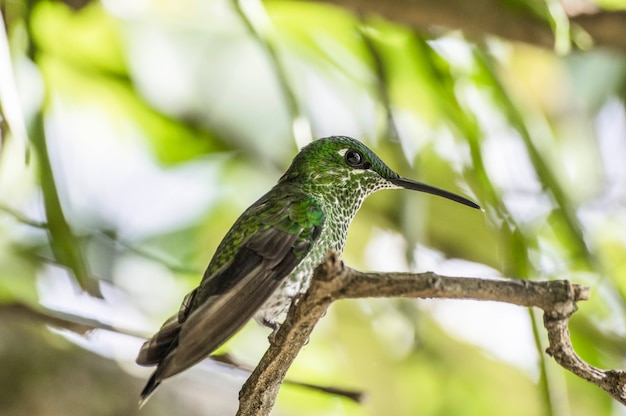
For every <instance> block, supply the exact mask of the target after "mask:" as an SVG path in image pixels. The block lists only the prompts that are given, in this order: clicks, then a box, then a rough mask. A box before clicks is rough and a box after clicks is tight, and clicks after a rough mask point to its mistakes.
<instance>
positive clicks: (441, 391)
mask: <svg viewBox="0 0 626 416" xmlns="http://www.w3.org/2000/svg"><path fill="white" fill-rule="evenodd" d="M624 10H626V2H625V1H622V0H595V1H593V0H562V1H558V0H476V1H473V2H463V1H459V0H438V1H432V0H430V1H423V2H409V1H406V0H389V1H387V2H375V1H369V0H362V1H356V0H335V1H329V2H321V1H269V0H268V1H264V2H261V1H256V0H241V1H228V0H184V1H181V0H178V1H174V0H141V1H138V0H136V1H125V0H102V1H90V0H67V1H38V0H24V1H20V0H1V1H0V11H1V12H2V18H3V19H2V22H1V23H2V24H3V26H4V27H3V28H2V30H0V369H1V370H0V414H2V415H5V416H17V415H20V416H21V415H29V416H30V415H133V414H138V412H139V411H138V410H137V399H138V394H139V391H140V390H141V388H142V386H143V384H144V383H145V381H146V379H147V377H148V375H149V374H150V372H151V369H146V368H141V367H138V366H137V365H136V364H135V363H134V359H135V357H136V354H137V352H138V349H139V347H140V345H141V343H142V342H143V341H144V337H147V336H150V335H151V334H152V333H153V332H154V331H156V330H157V329H158V328H159V326H160V325H161V323H162V322H163V320H164V319H166V318H167V317H168V316H170V315H171V314H173V313H175V312H176V311H177V310H178V307H179V305H180V302H181V300H182V298H183V296H184V295H185V294H186V293H187V292H188V291H190V290H191V289H193V288H194V287H195V285H196V284H197V283H198V282H199V280H200V277H201V274H202V272H203V270H204V267H205V266H206V264H207V263H208V261H209V260H210V258H211V256H212V254H213V252H214V250H215V248H216V246H217V244H218V243H219V242H220V240H221V238H222V237H223V235H224V234H225V232H226V231H227V230H228V229H229V228H230V226H231V225H232V223H233V222H234V220H235V219H236V218H237V216H238V215H239V214H240V213H241V212H242V211H243V210H244V209H245V208H246V207H247V206H248V205H250V204H251V203H252V202H254V201H255V200H256V199H257V198H258V197H259V196H261V195H262V194H263V193H264V192H265V191H266V190H268V189H269V188H270V187H271V186H272V185H273V184H274V183H275V182H276V180H277V179H278V178H279V177H280V175H281V173H282V172H283V171H284V170H285V169H286V168H287V166H288V165H289V162H290V160H291V158H292V157H293V156H294V155H295V154H296V153H297V150H298V148H299V147H301V146H303V145H305V144H306V143H308V142H309V141H310V140H312V139H314V138H319V137H324V136H329V135H348V136H352V137H356V138H358V139H360V140H362V141H363V142H365V143H366V144H367V145H368V146H370V147H371V148H372V149H374V150H375V151H376V152H377V153H378V154H379V155H380V156H381V157H382V158H383V159H384V160H385V161H386V162H387V164H388V165H389V166H391V167H392V168H393V169H395V170H396V171H397V172H399V173H400V174H402V175H404V176H407V177H410V178H414V179H417V180H420V181H424V182H427V183H429V184H432V185H435V186H438V187H442V188H445V189H448V190H450V191H453V192H457V193H460V194H463V195H466V196H469V197H471V198H473V199H475V200H476V201H477V202H479V203H480V204H481V205H482V206H483V207H484V209H485V212H484V213H481V212H478V211H475V210H471V209H468V208H466V207H463V206H461V205H458V204H454V203H452V202H450V201H446V200H444V199H441V198H436V197H432V196H427V195H417V194H415V193H410V192H400V191H385V192H380V193H378V194H376V195H374V196H372V197H371V198H370V199H368V201H367V202H366V203H365V204H364V206H363V208H362V209H361V211H360V212H359V214H358V216H357V217H356V219H355V220H354V222H353V224H352V226H351V229H350V234H349V238H348V242H347V247H346V251H345V253H344V260H345V262H346V263H347V264H348V265H350V266H352V267H354V268H358V269H360V270H365V271H369V270H371V271H415V272H420V271H427V270H433V271H435V272H438V273H441V274H449V275H459V276H479V277H485V278H498V277H510V278H517V279H533V280H534V279H537V280H549V279H569V280H571V281H574V282H576V283H581V284H585V285H589V286H591V287H592V297H591V299H590V300H589V301H587V302H583V303H581V304H580V305H579V309H580V310H579V312H578V313H577V314H576V315H575V316H574V317H573V319H572V321H571V325H570V329H571V333H572V338H573V342H574V346H575V348H576V350H577V352H578V353H579V354H580V355H581V356H582V358H583V359H585V360H587V361H588V362H589V363H591V364H593V365H595V366H598V367H602V368H625V367H626V363H625V358H626V339H625V337H626V325H625V322H624V318H625V316H626V315H625V309H626V308H625V306H626V299H625V296H626V260H625V259H626V113H625V108H624V99H625V98H626V59H625V52H626V11H624ZM268 334H269V331H268V330H267V329H266V328H261V327H258V326H257V325H256V324H249V325H247V326H246V327H245V328H244V330H243V331H241V332H240V333H239V334H238V335H237V336H235V337H234V338H233V339H232V340H231V341H230V342H228V343H227V344H226V345H224V346H223V347H222V348H220V350H219V352H221V353H226V352H227V353H229V354H230V355H231V357H234V358H235V359H236V360H237V361H238V362H239V363H241V364H242V366H243V367H254V366H255V364H256V363H257V361H258V359H259V358H260V356H261V355H262V354H263V352H264V351H265V349H266V348H267V346H268V342H267V335H268ZM545 348H546V339H545V333H544V330H543V326H542V317H541V314H540V313H538V312H537V311H533V310H526V309H524V308H519V307H515V306H511V305H506V304H497V303H487V302H484V303H480V302H472V301H447V300H436V301H428V300H410V299H402V300H399V299H375V300H372V299H362V300H354V301H342V302H339V303H336V304H334V305H333V306H332V307H331V309H330V310H329V312H328V314H327V315H326V316H325V317H324V318H323V320H322V321H321V322H320V323H319V325H318V327H317V328H316V330H315V331H314V333H313V335H312V337H311V340H310V343H309V344H308V345H307V346H306V347H305V348H304V349H303V351H302V352H301V354H300V355H299V357H298V359H297V360H296V362H295V364H294V366H293V367H292V369H291V370H290V371H289V373H288V375H287V378H288V379H289V380H291V381H293V382H300V383H305V384H312V385H316V386H323V387H333V388H337V389H344V390H346V391H351V392H359V393H363V397H364V398H363V401H362V403H356V402H355V401H353V400H351V399H349V398H346V397H343V396H341V395H336V394H331V393H327V392H320V391H318V390H315V389H311V388H308V387H304V386H302V385H297V384H290V383H286V384H285V385H284V386H283V388H282V390H281V392H280V394H279V396H278V401H277V405H276V407H275V409H274V414H275V415H381V414H385V415H417V414H419V415H503V414H504V415H551V416H565V415H591V414H593V415H626V410H625V408H624V407H623V406H621V405H620V404H618V403H617V402H615V401H613V400H612V399H611V398H610V397H609V396H608V395H607V394H605V393H604V392H603V391H601V390H600V389H599V388H597V387H595V386H593V385H591V384H589V383H587V382H585V381H583V380H581V379H578V378H577V377H575V376H573V375H572V374H570V373H567V372H565V371H564V370H562V369H561V368H560V367H559V366H558V365H556V364H555V363H554V361H553V360H552V359H551V358H550V357H548V356H546V354H545V353H544V352H543V351H544V350H545ZM247 375H248V373H247V371H246V370H245V368H243V369H242V368H234V367H232V366H227V365H224V364H219V363H216V362H213V361H211V360H207V361H205V362H204V363H202V364H200V365H198V366H196V367H194V368H193V369H191V370H189V371H187V372H185V373H183V374H181V375H179V376H177V377H175V378H172V379H169V380H167V381H166V382H165V383H163V384H162V386H161V388H160V389H159V391H158V392H157V393H156V395H155V396H154V397H153V398H152V399H151V400H150V401H149V402H148V404H147V405H146V406H145V408H143V409H142V410H141V413H142V414H144V415H169V414H181V415H229V414H234V412H235V411H236V408H237V404H238V403H237V393H238V391H239V389H240V387H241V384H242V383H243V382H244V380H245V379H246V378H247Z"/></svg>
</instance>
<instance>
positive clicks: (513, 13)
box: [316, 0, 626, 51]
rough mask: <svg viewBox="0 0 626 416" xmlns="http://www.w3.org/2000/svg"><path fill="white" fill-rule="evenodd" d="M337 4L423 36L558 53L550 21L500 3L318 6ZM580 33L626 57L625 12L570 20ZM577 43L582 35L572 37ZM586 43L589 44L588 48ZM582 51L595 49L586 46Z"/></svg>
mask: <svg viewBox="0 0 626 416" xmlns="http://www.w3.org/2000/svg"><path fill="white" fill-rule="evenodd" d="M316 1H321V2H325V3H332V4H335V5H338V6H341V7H345V8H347V9H350V10H353V11H355V12H356V13H358V14H365V15H371V14H378V15H380V16H382V17H384V18H386V19H389V20H391V21H393V22H396V23H400V24H404V25H408V26H411V27H415V28H421V29H423V30H432V29H433V27H435V28H436V27H446V28H450V29H460V30H462V31H463V33H464V34H466V35H467V36H468V37H469V38H472V39H482V38H484V37H485V36H486V35H495V36H499V37H501V38H504V39H508V40H512V41H517V42H524V43H529V44H533V45H536V46H541V47H546V48H552V47H553V46H554V44H555V39H554V33H553V29H552V28H551V27H550V24H549V21H548V20H547V19H543V18H540V17H539V16H538V13H537V12H535V13H533V12H532V11H531V10H523V8H522V7H521V6H522V3H519V4H518V5H517V7H515V6H513V5H512V4H511V3H507V2H504V1H500V0H478V1H472V2H466V1H463V0H440V1H429V0H417V1H416V0H392V1H375V0H316ZM569 19H570V22H571V23H573V24H574V28H575V29H582V30H583V31H584V32H586V33H587V34H588V35H589V36H590V37H591V39H592V41H593V44H594V45H596V46H602V47H610V48H614V49H616V50H620V51H626V32H625V31H624V30H621V28H623V27H624V25H625V24H626V12H624V11H599V12H596V13H588V14H578V15H576V16H570V17H569ZM571 35H572V37H573V40H574V42H577V35H578V33H577V30H573V31H572V34H571ZM584 43H588V41H587V42H584ZM579 46H581V47H587V48H588V47H590V46H591V45H589V44H587V45H584V44H581V45H579Z"/></svg>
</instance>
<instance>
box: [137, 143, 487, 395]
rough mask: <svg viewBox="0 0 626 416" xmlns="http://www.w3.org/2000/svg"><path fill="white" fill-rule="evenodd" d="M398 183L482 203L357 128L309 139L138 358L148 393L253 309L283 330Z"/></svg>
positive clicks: (202, 355) (201, 354) (232, 231)
mask: <svg viewBox="0 0 626 416" xmlns="http://www.w3.org/2000/svg"><path fill="white" fill-rule="evenodd" d="M393 188H396V189H399V188H404V189H411V190H414V191H421V192H427V193H430V194H434V195H439V196H442V197H444V198H448V199H451V200H453V201H456V202H459V203H461V204H464V205H467V206H470V207H472V208H480V207H479V206H478V204H476V203H474V202H472V201H470V200H469V199H467V198H464V197H462V196H459V195H456V194H453V193H451V192H448V191H445V190H442V189H439V188H435V187H433V186H430V185H426V184H423V183H420V182H416V181H413V180H410V179H406V178H403V177H401V176H399V175H398V174H397V173H395V172H394V171H392V170H391V169H390V168H389V167H387V165H385V163H384V162H383V161H382V160H381V159H380V158H379V157H378V156H376V154H375V153H374V152H372V151H371V150H370V149H369V148H367V147H366V146H365V145H364V144H362V143H361V142H359V141H357V140H355V139H352V138H350V137H344V136H333V137H327V138H323V139H318V140H315V141H313V142H311V143H310V144H309V145H307V146H305V147H303V148H302V150H301V151H300V152H299V153H298V154H297V155H296V157H295V158H294V159H293V161H292V163H291V166H290V167H289V169H287V172H286V173H285V174H284V175H283V176H282V177H281V178H280V179H279V180H278V183H277V184H276V185H275V186H274V187H273V188H272V189H271V190H270V191H269V192H268V193H266V194H265V195H263V196H262V197H261V198H260V199H259V200H258V201H256V202H255V203H254V204H252V206H250V207H249V208H248V209H247V210H246V211H244V213H243V214H242V215H241V216H240V217H239V219H237V221H236V222H235V223H234V225H233V226H232V228H231V229H230V230H229V231H228V233H227V234H226V236H225V237H224V239H223V240H222V242H221V243H220V245H219V246H218V247H217V250H216V252H215V254H214V256H213V258H212V260H211V262H210V263H209V265H208V267H207V269H206V271H205V272H204V276H203V278H202V281H201V282H200V285H199V286H198V287H197V288H196V289H194V290H193V291H192V292H190V293H189V294H188V295H187V296H186V297H185V299H184V300H183V303H182V306H181V308H180V311H179V312H178V314H176V315H174V316H172V317H171V318H170V319H168V320H167V321H166V322H165V323H164V324H163V326H162V327H161V329H160V330H159V332H157V333H156V334H155V335H154V336H153V337H152V338H151V339H150V340H148V341H146V342H145V343H144V344H143V346H142V347H141V350H140V352H139V356H138V357H137V363H138V364H140V365H145V366H152V365H156V366H157V368H156V370H155V371H154V373H153V374H152V376H151V377H150V379H149V380H148V382H147V384H146V386H145V388H144V389H143V391H142V392H141V401H140V403H144V402H145V401H146V400H147V399H148V397H149V396H150V394H151V393H152V392H153V391H154V390H155V389H156V388H157V386H158V385H159V384H160V383H161V381H162V380H163V379H165V378H167V377H171V376H173V375H175V374H177V373H180V372H181V371H183V370H186V369H187V368H189V367H191V366H193V365H194V364H196V363H198V362H199V361H201V360H203V359H204V358H206V357H207V356H208V355H209V354H210V353H211V352H213V351H214V350H215V349H216V348H218V347H219V346H220V345H222V344H223V343H224V342H225V341H226V340H228V339H229V338H230V337H231V336H233V335H234V334H235V333H236V332H237V331H238V330H239V329H241V327H242V326H243V325H244V324H245V323H246V322H247V321H248V320H249V319H250V318H252V317H254V318H255V320H256V321H257V322H259V323H260V324H263V325H266V326H268V327H270V328H272V329H274V330H276V329H277V328H278V326H279V325H278V324H277V318H278V317H279V316H280V315H281V314H283V313H284V312H286V311H287V309H288V308H289V306H290V304H291V302H292V300H293V299H294V297H295V296H297V295H298V294H301V293H304V292H305V291H306V290H307V288H308V286H309V283H310V280H311V277H312V275H313V270H314V269H315V267H316V266H317V265H319V264H320V263H322V261H323V260H324V256H325V255H326V253H328V252H329V251H330V250H336V251H337V252H339V253H341V252H342V250H343V247H344V244H345V241H346V235H347V233H348V226H349V225H350V222H351V221H352V219H353V218H354V216H355V214H356V212H357V211H358V209H359V208H360V207H361V204H362V203H363V200H364V199H365V198H366V197H367V196H368V195H370V194H372V193H373V192H375V191H378V190H380V189H393Z"/></svg>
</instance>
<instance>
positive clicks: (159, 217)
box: [46, 105, 222, 239]
mask: <svg viewBox="0 0 626 416" xmlns="http://www.w3.org/2000/svg"><path fill="white" fill-rule="evenodd" d="M46 127H47V131H48V143H49V144H48V147H49V153H50V159H51V162H52V164H53V169H54V173H55V175H56V178H55V179H56V181H57V182H58V183H59V191H60V192H64V193H63V194H61V195H60V197H61V200H62V202H63V203H64V209H65V210H66V213H67V216H68V218H71V219H72V224H73V225H74V226H79V227H80V226H83V227H85V228H86V229H89V228H92V227H93V223H94V222H96V223H97V222H105V223H108V224H111V225H113V226H115V227H116V228H118V232H119V233H120V234H121V235H122V236H123V238H125V239H134V238H140V237H142V236H146V235H151V234H153V233H162V232H163V231H165V230H168V229H177V228H180V227H183V226H184V225H185V224H189V223H191V222H193V221H194V220H196V219H197V218H198V217H199V216H201V215H202V214H203V213H205V212H206V211H207V210H208V209H209V207H210V205H211V203H212V201H214V200H216V199H217V196H218V192H219V189H220V186H219V184H218V177H219V176H218V173H219V168H220V165H221V161H222V158H219V157H218V158H213V159H211V160H208V159H204V160H196V161H192V162H188V163H185V164H181V165H178V166H176V167H172V168H164V167H161V166H159V165H158V164H157V162H156V161H155V160H154V159H153V158H152V157H151V153H150V152H149V151H147V150H146V146H147V145H146V144H145V142H144V138H143V137H141V133H140V132H139V131H138V130H137V129H136V128H134V127H133V126H132V125H126V124H125V123H124V122H123V121H119V120H115V122H112V120H110V118H109V117H106V116H103V115H102V114H101V113H99V112H98V111H97V110H94V111H90V110H89V109H85V110H79V109H77V108H72V109H70V110H69V111H66V110H65V109H64V108H63V106H61V105H56V106H55V109H54V111H53V114H52V117H50V118H49V122H48V123H47V125H46Z"/></svg>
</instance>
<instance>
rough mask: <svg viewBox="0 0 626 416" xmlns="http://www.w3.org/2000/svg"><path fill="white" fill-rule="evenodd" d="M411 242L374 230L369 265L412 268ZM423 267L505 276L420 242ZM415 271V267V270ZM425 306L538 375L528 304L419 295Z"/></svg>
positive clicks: (450, 327)
mask: <svg viewBox="0 0 626 416" xmlns="http://www.w3.org/2000/svg"><path fill="white" fill-rule="evenodd" d="M405 251H406V242H405V240H404V238H402V236H401V235H400V234H398V233H395V232H392V231H385V230H381V229H375V230H374V233H373V235H372V238H371V242H370V244H369V245H368V246H367V249H366V268H367V269H368V270H376V271H383V272H384V271H403V270H409V265H408V264H407V262H406V258H405V256H404V253H405ZM415 256H416V260H417V264H418V266H419V270H417V271H419V272H424V271H434V272H436V273H439V274H442V275H448V276H465V277H480V278H501V276H500V274H499V273H498V271H497V270H494V269H492V268H490V267H488V266H485V265H483V264H479V263H474V262H469V261H466V260H462V259H446V258H445V257H444V255H443V254H442V253H440V252H438V251H436V250H433V249H431V248H428V247H425V246H421V245H420V246H418V247H417V248H416V251H415ZM414 271H415V270H414ZM419 303H420V306H421V307H423V308H424V309H426V310H427V311H428V312H430V313H431V314H432V316H433V317H434V319H435V320H436V321H437V322H438V323H439V324H440V325H441V326H442V328H444V329H445V330H446V331H447V332H448V333H449V334H451V335H452V336H455V337H457V338H459V339H461V340H464V341H466V342H469V343H472V344H474V345H476V346H478V347H480V348H481V349H483V350H484V351H485V353H486V354H487V355H489V356H492V357H495V358H497V359H500V360H502V361H504V362H507V363H510V364H512V365H514V366H516V367H518V368H520V369H522V370H524V371H526V372H527V373H528V374H530V375H531V376H532V377H537V376H538V367H537V362H538V357H537V351H536V349H535V344H534V341H533V334H532V327H531V323H530V319H529V316H528V312H527V310H526V309H525V308H521V307H519V306H515V305H509V304H506V303H500V302H484V301H472V300H447V299H446V300H443V299H435V300H420V301H419Z"/></svg>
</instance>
